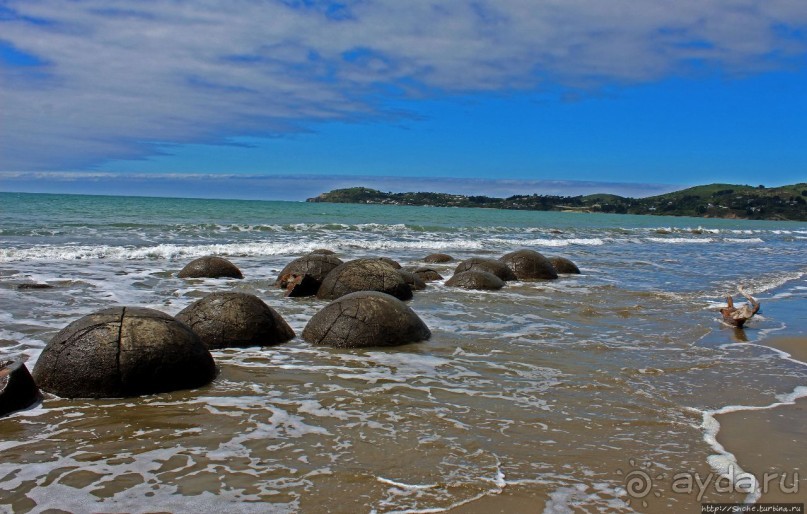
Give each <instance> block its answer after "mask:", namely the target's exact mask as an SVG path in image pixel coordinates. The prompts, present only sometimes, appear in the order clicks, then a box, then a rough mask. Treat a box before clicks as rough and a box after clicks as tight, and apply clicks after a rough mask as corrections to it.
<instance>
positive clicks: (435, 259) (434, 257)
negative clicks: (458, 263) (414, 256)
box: [423, 253, 454, 264]
mask: <svg viewBox="0 0 807 514" xmlns="http://www.w3.org/2000/svg"><path fill="white" fill-rule="evenodd" d="M423 260H424V261H425V262H428V263H432V264H439V263H441V262H451V261H453V260H454V257H452V256H450V255H448V254H446V253H433V254H431V255H427V256H426V258H425V259H423Z"/></svg>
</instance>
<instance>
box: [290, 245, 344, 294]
mask: <svg viewBox="0 0 807 514" xmlns="http://www.w3.org/2000/svg"><path fill="white" fill-rule="evenodd" d="M340 264H342V261H341V260H339V259H338V258H336V257H334V256H333V255H326V254H320V253H310V254H308V255H304V256H303V257H300V258H298V259H294V260H293V261H291V262H290V263H288V264H287V265H286V267H285V268H283V269H282V270H281V271H280V273H279V274H278V276H277V280H276V281H275V284H276V285H277V286H278V287H280V288H281V289H286V291H287V294H286V296H313V295H315V294H317V291H318V290H319V286H320V285H322V281H323V280H324V279H325V277H326V276H327V275H328V273H330V272H331V271H333V269H334V268H336V267H337V266H339V265H340Z"/></svg>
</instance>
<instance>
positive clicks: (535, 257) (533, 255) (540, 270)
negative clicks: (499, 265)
mask: <svg viewBox="0 0 807 514" xmlns="http://www.w3.org/2000/svg"><path fill="white" fill-rule="evenodd" d="M499 260H500V261H501V262H503V263H504V264H506V265H507V267H508V268H510V269H511V270H513V273H515V275H516V277H518V279H519V280H552V279H556V278H558V272H557V271H555V267H554V266H552V263H551V262H549V259H547V258H546V257H544V256H543V255H541V254H540V253H538V252H536V251H535V250H517V251H515V252H510V253H508V254H505V255H503V256H502V257H501V258H500V259H499Z"/></svg>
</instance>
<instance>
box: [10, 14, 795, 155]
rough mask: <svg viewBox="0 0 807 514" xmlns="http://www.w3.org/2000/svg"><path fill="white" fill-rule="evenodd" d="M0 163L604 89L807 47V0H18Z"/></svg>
mask: <svg viewBox="0 0 807 514" xmlns="http://www.w3.org/2000/svg"><path fill="white" fill-rule="evenodd" d="M0 10H1V11H2V12H0V45H2V46H3V47H4V48H6V50H7V52H6V54H7V56H11V57H9V58H7V59H4V60H0V63H2V64H1V65H2V68H1V69H2V84H1V85H0V106H2V107H1V109H2V111H1V112H0V117H2V119H1V120H0V169H6V170H8V169H26V170H35V169H54V168H58V169H78V168H85V167H87V166H91V165H96V164H97V163H98V162H99V160H102V159H111V158H134V157H139V156H142V155H147V154H148V153H150V152H153V150H154V147H153V146H152V145H153V143H156V142H170V143H186V142H197V143H199V142H222V141H226V138H227V137H229V136H234V135H239V136H247V135H273V134H282V133H286V132H289V131H296V130H304V129H306V127H308V126H310V125H309V124H310V123H312V122H316V121H320V120H362V119H367V118H373V117H378V116H400V115H401V113H399V112H388V111H387V110H386V109H385V103H384V100H385V99H389V98H415V97H419V96H424V95H444V94H454V93H468V92H479V91H491V92H497V91H502V92H503V91H510V90H514V89H524V88H535V87H540V86H541V85H542V84H553V85H560V86H562V87H566V88H570V89H571V90H580V89H582V90H591V89H596V88H598V87H601V86H603V85H609V84H614V83H617V84H626V83H638V82H643V81H650V80H654V79H658V78H660V77H664V76H668V75H671V74H675V75H681V74H688V73H697V70H698V69H699V66H701V65H703V64H704V63H705V64H707V65H708V66H709V67H710V68H711V67H719V68H721V69H724V70H726V71H727V72H730V73H753V72H755V71H759V70H764V69H771V68H781V67H785V66H789V65H791V64H792V63H793V62H794V60H795V59H803V57H804V53H805V47H806V43H807V41H806V40H805V37H804V29H805V27H806V26H807V9H805V8H804V3H803V1H802V0H742V1H737V0H712V1H703V0H676V1H675V2H671V1H669V0H643V1H641V2H637V1H635V0H608V1H604V0H565V1H563V2H559V1H550V0H546V1H533V0H477V1H473V2H471V1H459V0H409V1H406V2H401V1H398V0H386V1H382V0H378V1H367V0H347V1H343V2H339V3H336V2H328V1H324V0H313V1H305V2H298V1H291V0H288V1H260V2H259V1H254V0H228V1H223V0H206V1H191V0H171V1H168V0H153V1H149V2H129V1H123V0H7V1H5V2H3V6H2V7H0Z"/></svg>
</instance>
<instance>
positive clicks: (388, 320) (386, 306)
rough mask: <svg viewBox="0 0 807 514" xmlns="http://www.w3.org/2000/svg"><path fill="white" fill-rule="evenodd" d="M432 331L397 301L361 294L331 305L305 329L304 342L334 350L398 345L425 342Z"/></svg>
mask: <svg viewBox="0 0 807 514" xmlns="http://www.w3.org/2000/svg"><path fill="white" fill-rule="evenodd" d="M429 337H431V332H430V331H429V328H428V327H427V326H426V324H425V323H423V321H422V320H421V319H420V318H419V317H418V315H417V314H415V312H414V311H413V310H412V309H410V308H409V307H408V306H407V305H406V304H404V303H403V302H402V301H400V300H398V299H397V298H395V297H393V296H390V295H388V294H385V293H379V292H375V291H360V292H357V293H351V294H348V295H345V296H343V297H341V298H339V299H338V300H336V301H334V302H331V303H330V304H328V305H327V306H325V308H324V309H322V310H321V311H319V312H318V313H316V314H315V315H314V316H313V317H312V318H311V320H310V321H309V322H308V324H307V325H306V327H305V330H303V339H305V340H306V341H308V342H309V343H311V344H314V345H320V346H332V347H334V348H366V347H373V346H398V345H403V344H409V343H416V342H418V341H424V340H426V339H428V338H429Z"/></svg>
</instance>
